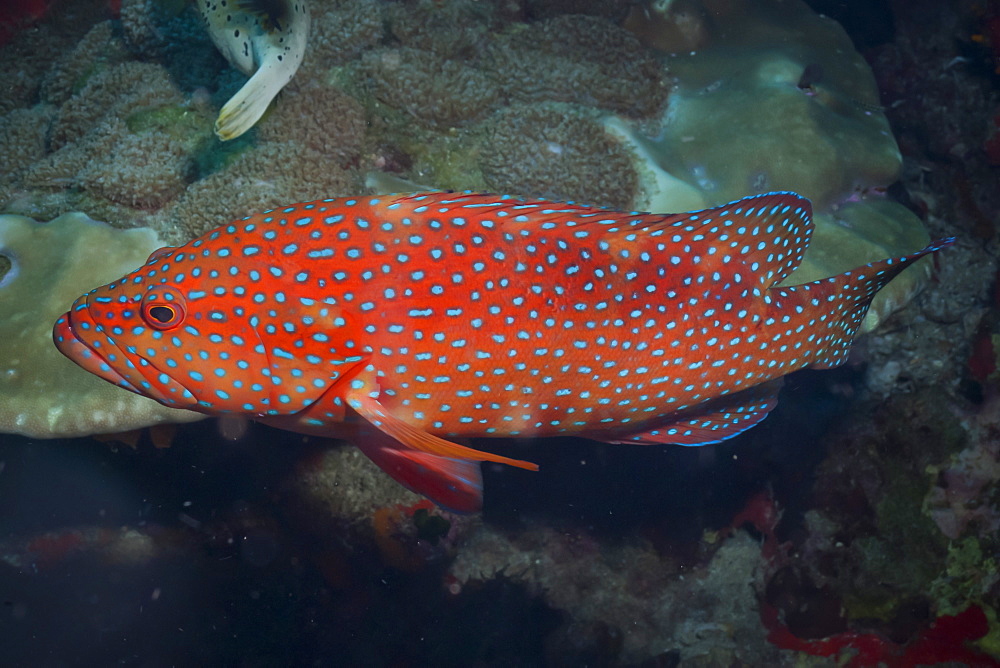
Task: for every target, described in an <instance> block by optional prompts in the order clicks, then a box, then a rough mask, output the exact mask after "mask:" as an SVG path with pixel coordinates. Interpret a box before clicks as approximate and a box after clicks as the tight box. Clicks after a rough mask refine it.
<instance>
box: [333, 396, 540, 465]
mask: <svg viewBox="0 0 1000 668" xmlns="http://www.w3.org/2000/svg"><path fill="white" fill-rule="evenodd" d="M365 385H366V384H365V383H362V387H360V388H353V389H352V390H351V391H350V392H349V393H348V394H347V404H348V405H349V406H350V407H351V408H353V409H354V410H355V411H357V412H358V415H360V416H361V417H363V418H365V419H366V420H368V422H370V423H371V424H372V425H374V426H375V427H376V428H378V429H379V431H381V432H383V433H385V434H387V435H388V436H391V437H392V438H394V439H396V440H397V441H399V442H400V443H401V444H402V445H403V446H405V447H407V448H411V449H413V450H419V451H420V452H426V453H428V454H431V455H437V456H439V457H446V458H449V459H466V460H471V461H477V462H497V463H498V464H507V465H509V466H516V467H518V468H522V469H527V470H529V471H537V470H538V464H533V463H532V462H526V461H523V460H520V459H511V458H510V457H503V456H501V455H495V454H493V453H491V452H483V451H482V450H475V449H473V448H467V447H465V446H464V445H459V444H458V443H452V442H451V441H446V440H445V439H443V438H440V437H438V436H435V435H434V434H430V433H428V432H426V431H424V430H423V429H419V428H417V427H414V426H413V425H411V424H407V423H406V422H403V421H402V420H400V419H399V418H397V417H396V416H394V415H392V414H391V413H389V412H388V411H387V410H385V409H384V408H383V407H382V404H380V403H379V402H378V399H375V398H374V397H372V396H371V395H370V394H369V393H368V392H367V391H366V389H365Z"/></svg>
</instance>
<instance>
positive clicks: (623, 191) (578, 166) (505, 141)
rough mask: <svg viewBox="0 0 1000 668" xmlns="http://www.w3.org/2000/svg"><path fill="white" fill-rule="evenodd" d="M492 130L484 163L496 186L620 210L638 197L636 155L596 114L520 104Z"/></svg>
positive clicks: (501, 115)
mask: <svg viewBox="0 0 1000 668" xmlns="http://www.w3.org/2000/svg"><path fill="white" fill-rule="evenodd" d="M488 128H489V129H488V133H487V136H488V139H487V140H486V141H485V143H484V145H483V147H482V150H481V151H480V158H479V162H480V167H481V169H482V172H483V177H484V179H485V180H486V185H487V187H488V188H489V189H491V190H495V191H498V192H512V193H518V194H521V195H540V196H542V197H549V198H553V199H572V200H575V201H578V202H586V203H591V204H598V205H602V206H609V207H615V208H628V207H629V206H630V203H631V201H632V199H633V198H634V197H635V194H636V188H637V185H638V183H637V181H638V179H637V176H636V173H635V169H634V168H633V167H632V161H631V156H630V155H629V153H628V152H627V151H625V150H624V149H623V148H622V147H621V146H620V145H619V144H618V143H617V142H615V141H613V140H612V139H611V138H609V137H608V136H607V134H605V132H604V130H603V128H602V127H601V124H600V123H599V122H597V121H596V120H594V119H593V118H588V117H586V116H583V115H581V114H580V113H579V112H575V113H574V110H572V109H570V108H567V107H565V106H557V105H545V106H525V105H515V106H513V107H510V108H508V109H505V110H503V111H502V112H500V113H498V114H497V115H496V116H495V117H494V118H492V119H491V120H490V122H489V123H488Z"/></svg>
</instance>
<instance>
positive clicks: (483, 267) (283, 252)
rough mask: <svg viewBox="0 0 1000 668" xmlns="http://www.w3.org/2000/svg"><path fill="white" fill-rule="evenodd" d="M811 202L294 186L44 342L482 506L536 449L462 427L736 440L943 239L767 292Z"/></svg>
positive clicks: (194, 405) (147, 386)
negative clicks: (496, 484)
mask: <svg viewBox="0 0 1000 668" xmlns="http://www.w3.org/2000/svg"><path fill="white" fill-rule="evenodd" d="M810 218H811V208H810V205H809V202H808V200H805V199H803V198H801V197H798V196H797V195H794V194H791V193H772V194H767V195H760V196H756V197H748V198H746V199H742V200H739V201H737V202H733V203H731V204H727V205H725V206H721V207H718V208H715V209H710V210H705V211H698V212H693V213H682V214H670V215H652V214H641V213H625V212H618V211H609V210H605V209H599V208H595V207H586V206H579V205H575V204H563V203H555V202H548V201H522V200H518V199H514V198H510V197H499V196H494V195H478V194H453V193H425V194H414V195H391V196H385V197H365V198H358V199H328V200H322V201H316V202H308V203H304V204H294V205H292V206H288V207H286V208H282V209H275V210H273V211H268V212H265V213H261V214H257V215H254V216H250V217H248V218H244V219H242V220H240V221H236V222H233V223H230V224H228V225H224V226H222V227H219V228H218V229H216V230H214V231H211V232H208V233H207V234H205V235H203V236H201V237H199V238H198V239H195V240H194V241H191V242H190V243H188V244H186V245H184V246H181V247H178V248H163V249H160V250H158V251H156V252H155V253H153V254H152V255H151V256H150V258H149V260H148V262H147V263H146V265H145V266H143V267H141V268H140V269H138V270H136V271H135V272H133V273H131V274H129V275H128V276H125V277H124V278H122V279H120V280H118V281H115V282H114V283H111V284H109V285H106V286H104V287H101V288H97V289H96V290H92V291H91V292H89V293H87V294H86V295H84V296H82V297H80V298H79V299H77V300H76V302H75V303H74V305H73V307H72V308H71V309H70V311H69V312H68V313H66V314H64V315H63V316H62V317H61V318H59V320H58V322H56V324H55V329H54V338H55V342H56V345H57V346H58V347H59V349H60V350H61V351H62V352H63V353H64V354H65V355H66V356H68V357H69V358H70V359H72V360H73V361H75V362H76V363H77V364H79V365H80V366H82V367H83V368H84V369H87V370H88V371H91V372H93V373H95V374H97V375H98V376H100V377H102V378H104V379H105V380H108V381H109V382H112V383H115V384H116V385H118V386H120V387H123V388H125V389H127V390H130V391H132V392H136V393H139V394H142V395H145V396H148V397H151V398H153V399H155V400H157V401H159V402H161V403H163V404H165V405H167V406H173V407H176V408H187V409H191V410H195V411H200V412H203V413H207V414H210V415H222V414H242V415H247V416H250V417H252V418H254V419H256V420H260V421H262V422H265V423H268V424H272V425H275V426H278V427H282V428H285V429H291V430H294V431H300V432H303V433H313V434H325V435H334V436H340V437H347V438H349V439H351V440H353V441H354V442H355V443H356V445H358V446H359V447H360V448H361V449H362V450H363V451H364V452H365V454H367V455H368V456H369V457H371V458H372V459H373V460H374V461H375V462H376V463H377V464H379V465H380V466H381V467H382V468H383V469H385V470H386V471H387V472H388V473H389V474H390V475H392V476H393V477H394V478H396V480H398V481H399V482H401V483H403V484H404V485H406V486H407V487H409V488H410V489H412V490H414V491H416V492H419V493H421V494H424V495H426V496H428V497H429V498H431V499H432V500H434V501H435V502H437V503H439V504H441V505H443V506H445V507H448V508H452V509H457V510H463V511H472V510H475V509H477V508H479V507H480V503H481V494H482V482H481V477H480V472H479V466H478V462H479V461H493V462H502V463H505V464H511V465H513V466H520V467H522V468H527V469H534V468H536V467H535V465H533V464H531V463H529V462H524V461H517V460H512V459H509V458H507V457H503V456H500V455H496V454H492V453H488V452H482V451H479V450H475V449H472V448H470V447H467V446H464V445H459V444H457V443H455V442H454V441H453V440H452V439H456V438H468V437H499V436H505V437H512V436H513V437H518V436H524V437H541V436H556V435H571V434H575V435H579V436H583V437H587V438H591V439H596V440H601V441H607V442H611V443H644V444H648V443H679V444H683V445H702V444H707V443H715V442H718V441H721V440H723V439H726V438H729V437H731V436H734V435H736V434H738V433H740V432H742V431H744V430H746V429H748V428H750V427H752V426H753V425H755V424H757V423H758V422H760V421H761V420H762V419H764V417H765V416H766V415H767V413H768V411H769V410H771V408H772V407H773V406H774V403H775V395H776V391H777V388H778V383H779V382H780V378H781V376H783V375H785V374H787V373H790V372H792V371H795V370H797V369H802V368H806V367H810V368H814V369H822V368H829V367H834V366H837V365H839V364H842V363H843V362H844V360H845V359H846V357H847V353H848V349H849V347H850V345H851V341H852V338H853V337H854V334H855V332H856V331H857V329H858V326H859V325H860V324H861V320H862V319H863V318H864V315H865V313H866V312H867V309H868V306H869V304H870V302H871V300H872V298H873V297H874V295H875V293H876V292H878V290H879V289H880V288H882V286H884V285H885V284H886V283H888V282H889V281H890V280H891V279H892V278H893V277H894V276H895V275H896V274H898V273H899V272H900V271H902V270H903V269H904V268H905V267H906V266H907V265H909V264H910V263H912V262H913V261H914V260H916V259H918V258H920V257H922V256H924V255H926V254H928V253H931V252H933V251H935V250H938V249H939V248H942V247H944V246H946V245H948V244H950V243H951V242H952V240H950V239H947V240H943V241H939V242H937V243H935V244H933V245H931V246H928V247H927V248H925V249H923V250H921V251H919V252H917V253H914V254H912V255H907V256H904V257H900V258H895V259H889V260H883V261H881V262H875V263H872V264H870V265H868V266H866V267H862V268H860V269H858V270H855V271H851V272H848V273H845V274H842V275H840V276H837V277H834V278H829V279H825V280H821V281H816V282H813V283H808V284H805V285H798V286H794V287H782V288H778V287H775V284H776V283H778V282H780V281H781V280H782V279H784V278H785V277H786V276H788V274H789V273H790V272H791V271H792V270H793V269H795V268H796V267H797V266H798V264H799V262H800V261H801V259H802V254H803V252H804V251H805V249H806V247H807V246H808V244H809V239H810V235H811V233H812V227H813V226H812V222H811V219H810ZM359 418H360V419H359Z"/></svg>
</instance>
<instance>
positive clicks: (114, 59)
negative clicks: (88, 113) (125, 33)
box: [41, 21, 128, 105]
mask: <svg viewBox="0 0 1000 668" xmlns="http://www.w3.org/2000/svg"><path fill="white" fill-rule="evenodd" d="M127 56H128V54H127V52H126V51H125V47H124V45H123V44H122V42H121V40H120V39H118V38H117V37H116V36H115V33H114V25H113V24H112V22H111V21H102V22H101V23H98V24H97V25H95V26H94V27H93V28H91V29H90V31H89V32H88V33H87V34H86V35H84V37H83V39H81V40H80V41H79V43H77V45H76V46H75V47H74V48H73V49H72V50H70V51H69V52H68V53H66V54H65V55H63V56H62V57H61V58H59V59H58V60H57V61H56V62H55V64H53V65H52V67H51V68H50V69H49V71H48V72H47V73H46V74H45V78H44V79H43V81H42V90H41V97H42V99H43V100H45V101H46V102H49V103H51V104H58V105H61V104H63V103H65V102H66V101H67V100H68V99H69V98H70V97H72V96H73V95H74V94H75V93H77V92H79V91H80V89H81V88H83V86H84V85H85V84H86V82H87V79H88V78H89V77H91V76H93V75H94V74H96V73H98V72H100V71H102V70H105V69H107V68H108V67H111V66H114V65H117V64H120V63H121V62H123V61H124V60H126V58H127Z"/></svg>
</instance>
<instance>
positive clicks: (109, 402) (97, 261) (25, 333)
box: [0, 213, 204, 438]
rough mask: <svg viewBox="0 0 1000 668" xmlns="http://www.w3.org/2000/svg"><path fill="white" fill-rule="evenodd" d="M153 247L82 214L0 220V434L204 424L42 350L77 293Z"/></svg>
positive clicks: (48, 347) (152, 238)
mask: <svg viewBox="0 0 1000 668" xmlns="http://www.w3.org/2000/svg"><path fill="white" fill-rule="evenodd" d="M162 245H163V244H162V243H161V242H160V240H159V237H158V236H157V235H156V233H155V232H153V231H152V230H150V229H134V230H118V229H115V228H113V227H110V226H109V225H106V224H105V223H100V222H97V221H95V220H91V219H90V218H89V217H88V216H86V215H85V214H82V213H67V214H65V215H62V216H59V217H58V218H56V219H55V220H53V221H51V222H49V223H38V222H36V221H34V220H32V219H30V218H25V217H24V216H16V215H10V214H6V215H0V258H6V259H7V262H4V263H3V264H2V265H0V340H2V341H3V346H2V347H0V397H2V398H3V400H2V401H0V432H7V433H16V434H23V435H26V436H32V437H35V438H52V437H70V436H83V435H89V434H94V433H111V432H119V431H127V430H130V429H137V428H139V427H145V426H149V425H153V424H158V423H162V422H191V421H193V420H198V419H201V418H202V417H204V416H202V415H200V414H198V413H193V412H190V411H183V410H176V409H172V408H166V407H164V406H161V405H160V404H158V403H156V402H155V401H152V400H151V399H147V398H145V397H141V396H139V395H136V394H132V393H131V392H127V391H125V390H122V389H121V388H117V387H115V386H114V385H111V384H110V383H107V382H105V381H103V380H101V379H100V378H98V377H96V376H94V375H93V374H90V373H87V372H86V371H84V370H83V369H80V368H79V367H77V366H76V365H75V364H73V363H72V362H71V361H69V360H68V359H66V358H65V357H63V356H62V354H60V353H59V351H58V350H56V347H55V345H53V343H52V324H53V323H54V322H55V320H56V318H58V317H59V315H60V314H61V313H62V312H63V311H65V310H66V308H67V306H68V305H69V304H72V303H73V300H74V299H76V297H78V296H79V294H80V291H81V289H83V290H86V289H88V288H89V287H90V286H97V285H103V284H104V283H106V282H107V281H109V280H114V279H115V278H116V277H117V276H120V275H121V274H123V273H124V272H128V271H131V270H132V269H135V268H136V267H137V266H139V265H141V264H142V263H144V262H145V261H146V258H147V257H148V256H149V254H150V253H151V252H152V251H153V250H155V249H157V248H159V247H160V246H162ZM4 269H5V271H4Z"/></svg>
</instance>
